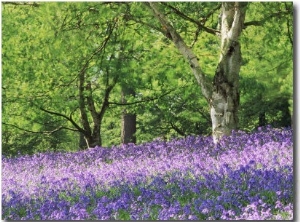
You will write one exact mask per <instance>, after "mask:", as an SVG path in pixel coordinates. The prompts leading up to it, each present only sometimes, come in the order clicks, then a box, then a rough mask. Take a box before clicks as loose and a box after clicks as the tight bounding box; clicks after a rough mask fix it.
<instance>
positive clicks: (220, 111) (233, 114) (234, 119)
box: [210, 2, 247, 143]
mask: <svg viewBox="0 0 300 222" xmlns="http://www.w3.org/2000/svg"><path fill="white" fill-rule="evenodd" d="M246 5H247V3H244V2H224V3H222V17H221V36H220V39H221V53H220V60H219V63H218V66H217V70H216V73H215V76H214V81H213V92H212V96H211V100H210V112H211V120H212V131H213V132H212V133H213V138H214V141H215V143H216V142H217V141H219V139H220V138H221V137H222V136H224V135H230V133H231V131H232V130H234V129H237V127H238V108H239V100H240V98H239V72H240V67H241V60H242V56H241V49H240V44H239V36H240V34H241V32H242V29H243V24H244V19H245V12H246Z"/></svg>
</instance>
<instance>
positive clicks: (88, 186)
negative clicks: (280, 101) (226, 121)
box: [2, 127, 294, 220]
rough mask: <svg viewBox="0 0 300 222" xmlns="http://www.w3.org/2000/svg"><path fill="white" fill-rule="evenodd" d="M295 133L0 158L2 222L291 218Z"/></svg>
mask: <svg viewBox="0 0 300 222" xmlns="http://www.w3.org/2000/svg"><path fill="white" fill-rule="evenodd" d="M293 180H294V178H293V131H292V129H291V128H282V129H275V128H271V127H265V128H259V129H258V130H257V131H255V132H252V133H246V132H243V131H235V132H233V134H232V135H231V136H230V137H226V138H224V139H223V140H222V141H221V142H220V143H219V144H218V145H215V144H214V143H213V141H212V138H211V137H210V136H207V137H205V136H197V137H193V136H190V137H186V138H180V139H179V138H178V139H173V140H171V141H163V140H159V139H158V140H155V141H152V142H149V143H144V144H140V145H135V144H128V145H120V146H114V147H111V148H104V147H95V148H89V149H88V150H84V151H78V152H57V153H55V152H48V153H38V154H34V155H23V156H21V155H20V156H17V157H11V158H8V157H5V156H2V219H4V220H115V219H116V220H172V219H174V220H218V219H220V220H291V219H293V201H294V196H293V190H294V188H293V184H294V183H293V182H294V181H293Z"/></svg>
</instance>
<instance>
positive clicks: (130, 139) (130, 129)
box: [121, 86, 136, 144]
mask: <svg viewBox="0 0 300 222" xmlns="http://www.w3.org/2000/svg"><path fill="white" fill-rule="evenodd" d="M126 96H135V91H134V89H132V88H131V87H130V86H122V95H121V97H122V98H121V100H122V103H124V104H126V103H127V100H126ZM135 133H136V114H135V113H130V112H128V110H127V109H126V108H125V109H124V110H123V113H122V126H121V143H122V144H128V143H136V135H135Z"/></svg>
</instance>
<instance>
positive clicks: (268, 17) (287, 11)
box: [244, 10, 291, 29]
mask: <svg viewBox="0 0 300 222" xmlns="http://www.w3.org/2000/svg"><path fill="white" fill-rule="evenodd" d="M289 13H291V12H290V10H286V11H278V12H274V13H271V14H269V15H268V16H266V17H265V18H263V19H262V20H259V21H249V22H245V23H244V29H246V28H247V27H249V26H251V25H253V26H262V25H264V24H265V23H266V22H267V21H268V20H269V19H270V18H273V17H277V16H282V15H286V14H289Z"/></svg>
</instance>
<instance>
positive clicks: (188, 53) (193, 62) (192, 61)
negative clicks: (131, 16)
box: [144, 2, 212, 101]
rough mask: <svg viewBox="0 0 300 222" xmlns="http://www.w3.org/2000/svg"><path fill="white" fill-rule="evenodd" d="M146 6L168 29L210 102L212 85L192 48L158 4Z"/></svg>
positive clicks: (152, 3) (153, 3)
mask: <svg viewBox="0 0 300 222" xmlns="http://www.w3.org/2000/svg"><path fill="white" fill-rule="evenodd" d="M144 4H145V5H146V6H148V7H149V8H150V9H151V10H152V13H153V15H154V16H155V17H156V18H157V19H158V21H159V22H160V23H161V24H162V26H163V27H165V28H166V30H167V32H168V34H169V35H170V39H171V40H172V41H173V43H174V44H175V46H176V47H177V49H178V50H179V52H180V53H181V54H182V56H183V57H184V58H185V59H186V61H187V62H188V63H189V65H190V67H191V69H192V71H193V74H194V76H195V78H196V80H197V82H198V84H199V85H200V87H201V91H202V94H203V96H204V97H205V98H206V100H207V101H209V99H210V97H211V94H212V84H211V82H209V80H208V79H207V77H206V75H205V74H204V72H203V71H202V69H201V67H200V64H199V62H198V58H197V56H196V55H195V54H194V52H193V51H192V50H191V49H190V47H188V46H187V45H186V43H185V42H184V40H183V39H182V37H181V36H180V34H179V33H178V32H177V31H176V30H175V28H174V27H173V26H172V25H171V23H170V22H169V21H168V20H167V19H166V17H165V16H164V14H163V13H162V12H161V11H160V10H159V8H158V3H156V2H148V3H146V2H145V3H144Z"/></svg>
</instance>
